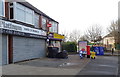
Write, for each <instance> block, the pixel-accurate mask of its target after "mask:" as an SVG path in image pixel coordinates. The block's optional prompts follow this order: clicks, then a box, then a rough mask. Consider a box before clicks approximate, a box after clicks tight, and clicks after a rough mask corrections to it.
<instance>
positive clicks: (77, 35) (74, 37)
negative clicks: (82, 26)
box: [69, 30, 81, 43]
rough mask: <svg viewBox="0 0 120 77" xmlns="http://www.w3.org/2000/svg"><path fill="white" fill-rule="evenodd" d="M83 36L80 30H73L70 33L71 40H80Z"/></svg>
mask: <svg viewBox="0 0 120 77" xmlns="http://www.w3.org/2000/svg"><path fill="white" fill-rule="evenodd" d="M80 37H81V33H80V31H79V30H73V31H72V32H71V33H70V34H69V41H73V42H76V43H77V42H78V41H79V40H80Z"/></svg>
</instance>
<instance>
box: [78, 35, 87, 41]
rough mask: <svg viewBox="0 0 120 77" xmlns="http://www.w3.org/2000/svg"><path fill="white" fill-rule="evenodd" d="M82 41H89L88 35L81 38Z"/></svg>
mask: <svg viewBox="0 0 120 77" xmlns="http://www.w3.org/2000/svg"><path fill="white" fill-rule="evenodd" d="M80 41H88V38H87V36H86V35H83V36H81V37H80Z"/></svg>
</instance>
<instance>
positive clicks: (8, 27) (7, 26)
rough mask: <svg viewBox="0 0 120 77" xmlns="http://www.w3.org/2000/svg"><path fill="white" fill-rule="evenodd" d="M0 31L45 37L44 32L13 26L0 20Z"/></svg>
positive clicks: (13, 24)
mask: <svg viewBox="0 0 120 77" xmlns="http://www.w3.org/2000/svg"><path fill="white" fill-rule="evenodd" d="M0 29H5V30H9V31H11V30H12V31H15V32H16V31H18V32H22V33H29V34H33V35H41V36H47V32H46V31H44V30H38V29H34V28H30V27H26V26H24V25H20V24H15V23H12V22H8V21H3V20H0Z"/></svg>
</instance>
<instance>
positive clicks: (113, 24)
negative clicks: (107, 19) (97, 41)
mask: <svg viewBox="0 0 120 77" xmlns="http://www.w3.org/2000/svg"><path fill="white" fill-rule="evenodd" d="M108 32H109V33H110V34H111V35H112V36H113V37H114V39H115V44H120V43H119V37H120V34H119V30H118V21H112V22H111V25H110V26H109V28H108Z"/></svg>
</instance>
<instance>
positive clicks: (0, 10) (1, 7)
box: [0, 0, 4, 16]
mask: <svg viewBox="0 0 120 77" xmlns="http://www.w3.org/2000/svg"><path fill="white" fill-rule="evenodd" d="M0 16H4V0H0Z"/></svg>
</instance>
